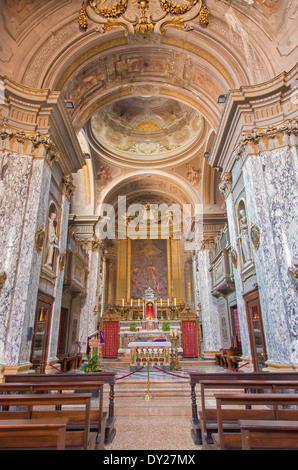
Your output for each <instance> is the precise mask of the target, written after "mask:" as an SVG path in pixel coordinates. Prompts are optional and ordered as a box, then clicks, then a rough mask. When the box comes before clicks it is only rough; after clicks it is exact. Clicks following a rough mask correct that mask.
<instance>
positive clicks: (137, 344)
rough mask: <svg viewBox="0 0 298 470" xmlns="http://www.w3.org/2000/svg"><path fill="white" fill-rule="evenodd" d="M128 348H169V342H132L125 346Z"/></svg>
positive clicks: (170, 344)
mask: <svg viewBox="0 0 298 470" xmlns="http://www.w3.org/2000/svg"><path fill="white" fill-rule="evenodd" d="M127 346H128V347H129V348H170V347H171V346H172V343H170V341H132V342H131V343H128V345H127Z"/></svg>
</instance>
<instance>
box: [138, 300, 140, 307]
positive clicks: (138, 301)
mask: <svg viewBox="0 0 298 470" xmlns="http://www.w3.org/2000/svg"><path fill="white" fill-rule="evenodd" d="M139 306H140V299H138V307H139Z"/></svg>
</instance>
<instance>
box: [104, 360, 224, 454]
mask: <svg viewBox="0 0 298 470" xmlns="http://www.w3.org/2000/svg"><path fill="white" fill-rule="evenodd" d="M106 364H108V363H106ZM110 367H111V370H115V371H116V385H115V417H116V422H115V427H116V429H117V431H116V435H115V437H114V439H113V442H112V443H110V444H108V445H105V450H107V451H112V450H126V451H127V450H146V451H147V450H148V451H149V450H173V451H179V450H196V451H197V450H201V449H202V446H199V445H196V444H194V441H193V439H192V437H191V422H190V419H191V397H190V385H189V375H188V372H189V371H205V372H208V371H218V372H220V371H222V368H220V367H219V366H216V365H197V364H193V365H192V364H187V365H185V366H183V365H182V366H181V370H180V371H178V372H170V373H165V372H164V371H162V372H161V371H159V370H156V369H154V368H152V367H150V369H149V389H150V394H151V395H152V399H151V400H145V396H146V395H147V386H148V380H147V378H148V374H147V368H144V369H143V370H141V371H139V372H136V373H134V374H132V375H130V376H128V377H124V376H125V375H126V374H128V373H129V372H128V368H127V367H125V366H124V367H123V366H119V365H116V366H113V367H112V366H110ZM122 377H124V378H123V379H122ZM183 377H184V378H183ZM117 379H119V380H117ZM104 400H105V402H104V403H105V405H106V406H107V403H108V395H107V394H106V395H105V398H104Z"/></svg>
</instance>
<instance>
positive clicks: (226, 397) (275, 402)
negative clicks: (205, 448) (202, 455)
mask: <svg viewBox="0 0 298 470" xmlns="http://www.w3.org/2000/svg"><path fill="white" fill-rule="evenodd" d="M215 399H216V409H217V426H218V433H214V434H212V438H213V441H214V445H215V449H216V450H226V449H229V450H237V449H238V450H239V449H241V448H242V436H241V432H240V429H239V432H238V433H237V432H233V433H228V432H224V426H223V423H224V421H225V420H229V421H236V422H239V420H249V419H252V420H256V419H260V420H271V421H273V420H285V421H297V420H298V409H279V408H278V406H280V405H282V406H293V405H295V406H297V405H298V395H297V394H296V393H260V394H245V393H219V394H215ZM225 405H229V406H230V407H231V406H232V408H228V409H224V408H223V407H224V406H225ZM240 405H251V406H255V405H257V406H258V408H257V409H247V408H242V409H241V408H239V407H240ZM269 407H270V408H269Z"/></svg>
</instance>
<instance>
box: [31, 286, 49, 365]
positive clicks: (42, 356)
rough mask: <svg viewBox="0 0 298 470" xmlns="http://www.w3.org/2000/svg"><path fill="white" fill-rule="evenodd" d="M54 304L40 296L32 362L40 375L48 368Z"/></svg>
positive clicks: (36, 315) (35, 323)
mask: <svg viewBox="0 0 298 470" xmlns="http://www.w3.org/2000/svg"><path fill="white" fill-rule="evenodd" d="M52 304H53V301H52V300H51V299H49V298H47V297H46V296H41V295H39V296H38V300H37V307H36V314H35V321H34V331H33V340H32V349H31V358H30V361H31V363H32V367H33V369H35V370H36V371H37V372H39V373H44V372H45V367H46V361H47V355H48V344H49V332H50V324H51V314H52Z"/></svg>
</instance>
